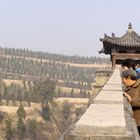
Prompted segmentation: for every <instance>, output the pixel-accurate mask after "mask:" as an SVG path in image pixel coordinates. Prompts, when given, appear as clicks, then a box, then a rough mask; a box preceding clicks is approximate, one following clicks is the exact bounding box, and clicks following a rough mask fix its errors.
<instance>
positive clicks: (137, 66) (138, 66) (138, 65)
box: [135, 64, 140, 79]
mask: <svg viewBox="0 0 140 140" xmlns="http://www.w3.org/2000/svg"><path fill="white" fill-rule="evenodd" d="M135 71H136V73H137V74H138V79H139V78H140V64H137V65H136V70H135Z"/></svg>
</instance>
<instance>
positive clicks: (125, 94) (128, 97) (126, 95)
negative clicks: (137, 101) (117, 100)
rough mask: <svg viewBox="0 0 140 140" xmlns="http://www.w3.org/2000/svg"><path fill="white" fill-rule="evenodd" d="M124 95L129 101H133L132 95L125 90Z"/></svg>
mask: <svg viewBox="0 0 140 140" xmlns="http://www.w3.org/2000/svg"><path fill="white" fill-rule="evenodd" d="M123 95H124V96H125V97H126V98H127V99H128V101H129V102H130V103H131V100H132V99H131V97H130V96H129V95H128V94H127V93H126V92H124V93H123Z"/></svg>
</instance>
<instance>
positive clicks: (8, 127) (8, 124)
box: [5, 118, 12, 140]
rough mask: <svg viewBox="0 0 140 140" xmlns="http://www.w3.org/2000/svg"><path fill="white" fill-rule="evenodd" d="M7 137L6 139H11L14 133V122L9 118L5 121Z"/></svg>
mask: <svg viewBox="0 0 140 140" xmlns="http://www.w3.org/2000/svg"><path fill="white" fill-rule="evenodd" d="M5 125H6V126H5V133H6V134H5V138H6V140H11V135H12V122H11V119H10V118H8V119H6V121H5Z"/></svg>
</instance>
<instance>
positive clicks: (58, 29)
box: [0, 0, 140, 56]
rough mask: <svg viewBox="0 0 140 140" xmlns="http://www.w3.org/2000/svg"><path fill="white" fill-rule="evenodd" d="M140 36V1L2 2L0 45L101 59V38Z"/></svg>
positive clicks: (37, 0)
mask: <svg viewBox="0 0 140 140" xmlns="http://www.w3.org/2000/svg"><path fill="white" fill-rule="evenodd" d="M129 22H131V23H132V26H133V29H134V30H135V31H136V32H137V33H138V34H140V0H0V46H2V47H8V48H28V49H30V50H35V51H45V52H50V53H58V54H64V55H80V56H99V54H98V51H99V50H101V48H102V43H101V42H100V41H99V38H102V37H104V33H106V34H107V35H111V33H112V32H114V33H115V35H116V36H118V37H120V36H122V35H124V34H125V32H126V31H127V29H128V24H129Z"/></svg>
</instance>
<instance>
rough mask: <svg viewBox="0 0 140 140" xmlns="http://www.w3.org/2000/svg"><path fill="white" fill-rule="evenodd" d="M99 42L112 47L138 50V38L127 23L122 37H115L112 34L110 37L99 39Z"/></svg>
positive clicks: (139, 37) (139, 42)
mask: <svg viewBox="0 0 140 140" xmlns="http://www.w3.org/2000/svg"><path fill="white" fill-rule="evenodd" d="M100 41H102V42H103V43H104V44H112V45H113V46H114V45H115V46H122V47H125V46H127V47H129V48H130V47H132V48H133V47H136V48H137V47H139V48H140V36H139V35H138V34H137V33H136V32H135V31H134V30H133V29H132V24H131V23H129V25H128V30H127V32H126V33H125V34H124V35H123V36H122V37H115V34H114V33H112V37H110V36H107V35H106V34H105V36H104V38H101V39H100Z"/></svg>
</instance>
